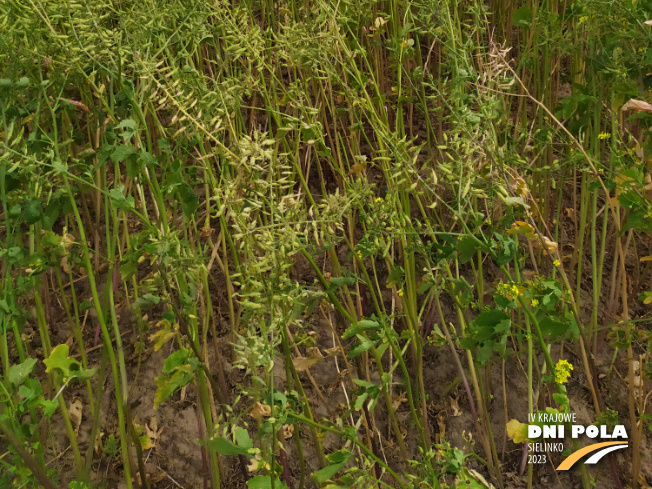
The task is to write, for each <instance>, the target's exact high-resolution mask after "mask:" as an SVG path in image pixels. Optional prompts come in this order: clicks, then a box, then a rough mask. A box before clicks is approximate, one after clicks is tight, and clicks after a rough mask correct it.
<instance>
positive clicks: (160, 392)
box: [154, 369, 195, 409]
mask: <svg viewBox="0 0 652 489" xmlns="http://www.w3.org/2000/svg"><path fill="white" fill-rule="evenodd" d="M194 377H195V375H194V372H192V371H188V369H186V370H185V371H184V370H183V369H179V370H176V371H175V372H174V374H172V375H161V376H160V377H156V379H155V382H156V386H157V389H156V393H155V394H154V409H158V407H159V406H160V405H161V403H162V402H163V401H165V400H166V399H167V398H168V397H170V396H171V395H172V394H174V393H175V392H176V391H177V390H178V389H181V388H182V387H183V386H184V385H188V384H189V383H190V382H191V381H192V379H193V378H194Z"/></svg>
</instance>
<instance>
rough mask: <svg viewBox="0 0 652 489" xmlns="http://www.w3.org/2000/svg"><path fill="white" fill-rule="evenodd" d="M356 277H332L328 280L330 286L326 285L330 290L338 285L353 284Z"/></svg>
mask: <svg viewBox="0 0 652 489" xmlns="http://www.w3.org/2000/svg"><path fill="white" fill-rule="evenodd" d="M356 281H357V280H356V278H355V277H333V278H332V279H331V280H330V287H328V288H329V289H330V290H333V289H338V288H340V287H344V286H345V285H353V284H355V283H356Z"/></svg>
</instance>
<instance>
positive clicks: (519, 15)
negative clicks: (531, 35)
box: [512, 7, 533, 28]
mask: <svg viewBox="0 0 652 489" xmlns="http://www.w3.org/2000/svg"><path fill="white" fill-rule="evenodd" d="M532 18H533V13H532V9H529V8H527V7H521V8H519V9H516V10H515V11H514V13H513V14H512V22H513V23H514V25H515V26H516V27H523V28H528V27H530V26H531V25H532Z"/></svg>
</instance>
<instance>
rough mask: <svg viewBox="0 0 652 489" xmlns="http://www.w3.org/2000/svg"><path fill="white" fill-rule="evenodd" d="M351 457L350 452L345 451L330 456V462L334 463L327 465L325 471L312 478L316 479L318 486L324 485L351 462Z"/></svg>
mask: <svg viewBox="0 0 652 489" xmlns="http://www.w3.org/2000/svg"><path fill="white" fill-rule="evenodd" d="M350 456H351V453H350V452H345V451H343V450H340V451H338V452H335V453H333V454H331V455H329V456H328V461H329V462H334V463H332V464H331V465H327V466H326V467H324V468H323V469H321V470H318V471H317V472H315V473H313V474H312V477H313V478H314V479H315V481H317V483H318V484H323V483H324V482H326V481H327V480H329V479H330V478H331V477H333V476H334V475H335V474H337V473H338V472H339V471H340V470H341V469H342V467H344V465H346V462H347V461H348V460H349V457H350Z"/></svg>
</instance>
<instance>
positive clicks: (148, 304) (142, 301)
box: [133, 293, 161, 310]
mask: <svg viewBox="0 0 652 489" xmlns="http://www.w3.org/2000/svg"><path fill="white" fill-rule="evenodd" d="M159 302H161V298H160V297H159V296H157V295H154V294H150V293H147V294H143V295H141V296H140V297H139V298H138V299H136V301H135V302H134V303H133V305H134V307H140V308H141V309H142V310H147V309H151V308H152V307H154V306H155V305H157V304H158V303H159Z"/></svg>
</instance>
